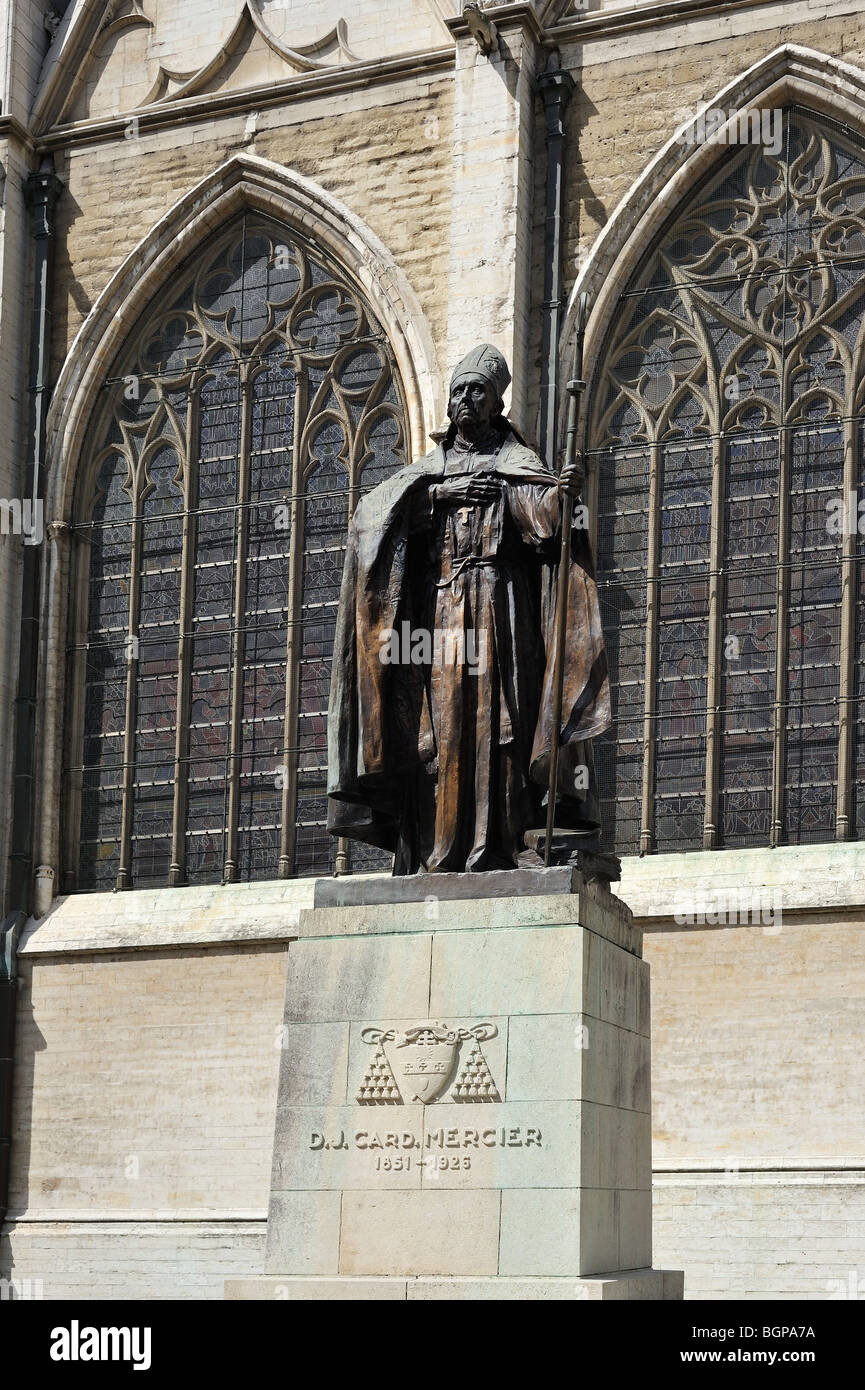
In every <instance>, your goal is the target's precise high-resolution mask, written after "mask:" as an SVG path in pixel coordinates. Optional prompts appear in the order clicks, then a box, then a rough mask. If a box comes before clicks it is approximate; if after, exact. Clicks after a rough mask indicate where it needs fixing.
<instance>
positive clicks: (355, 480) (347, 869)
mask: <svg viewBox="0 0 865 1390" xmlns="http://www.w3.org/2000/svg"><path fill="white" fill-rule="evenodd" d="M359 501H360V470H359V469H358V466H357V455H356V452H355V450H354V449H352V450H351V453H350V462H349V476H348V520H349V524H350V523H351V519H352V517H353V516H354V512H355V508H356V506H357V504H358V502H359ZM333 873H334V877H335V878H339V877H340V876H341V875H342V874H350V873H351V841H350V840H349V839H347V838H346V836H345V835H340V836H338V837H337V841H336V852H335V854H334V860H333Z"/></svg>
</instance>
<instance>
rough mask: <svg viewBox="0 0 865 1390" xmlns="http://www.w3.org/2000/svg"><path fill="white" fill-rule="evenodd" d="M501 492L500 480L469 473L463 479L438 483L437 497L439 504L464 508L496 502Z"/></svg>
mask: <svg viewBox="0 0 865 1390" xmlns="http://www.w3.org/2000/svg"><path fill="white" fill-rule="evenodd" d="M500 492H501V486H500V484H499V482H498V479H496V478H490V477H485V476H484V475H483V474H480V473H478V474H472V473H469V474H468V475H466V476H465V477H462V478H452V479H449V480H448V481H446V482H443V483H436V489H435V497H436V501H437V502H449V503H451V505H453V506H459V507H464V506H477V505H480V504H481V503H483V502H494V501H495V500H496V498H497V497H498V496H499V494H500Z"/></svg>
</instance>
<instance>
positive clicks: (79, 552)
mask: <svg viewBox="0 0 865 1390" xmlns="http://www.w3.org/2000/svg"><path fill="white" fill-rule="evenodd" d="M86 534H87V539H86V540H84V539H82V538H81V537H80V536H79V535H78V533H77V532H73V533H72V545H73V556H72V583H71V586H70V588H71V593H72V623H71V629H72V650H71V652H70V653H69V664H68V668H67V670H68V683H67V689H68V691H69V712H68V724H67V728H68V737H67V743H66V746H67V749H68V753H67V758H68V763H69V769H70V770H69V773H68V775H67V779H66V797H65V805H64V807H63V813H64V826H63V832H64V833H63V843H64V850H63V879H62V886H61V889H60V891H61V892H62V893H73V892H75V890H76V889H77V887H78V864H79V859H80V854H81V803H82V792H83V780H84V773H83V771H79V770H77V764H78V762H79V759H80V761H81V763H82V764H83V761H84V701H85V695H86V689H87V652H88V646H89V643H88V638H89V597H90V590H89V581H90V565H91V551H92V543H91V536H92V532H91V530H90V528H88V530H87V533H86Z"/></svg>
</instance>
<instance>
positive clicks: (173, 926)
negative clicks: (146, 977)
mask: <svg viewBox="0 0 865 1390" xmlns="http://www.w3.org/2000/svg"><path fill="white" fill-rule="evenodd" d="M315 882H316V880H315V879H313V878H296V879H275V880H273V881H272V882H269V883H232V884H228V885H222V884H213V885H211V886H208V887H203V888H160V889H155V890H151V889H141V890H131V891H130V892H128V893H71V894H69V895H68V896H67V897H63V898H57V899H56V900H55V902H54V905H53V906H52V908H51V911H50V912H48V913H47V914H46V915H45V916H44V917H41V918H39V919H38V920H37V919H36V918H32V917H31V918H30V920H29V921H28V923H27V925H26V927H25V929H24V932H23V934H22V938H21V945H20V946H19V948H18V954H19V955H21V956H44V955H56V954H65V953H67V952H69V951H76V952H78V951H83V952H88V953H92V952H95V951H148V950H154V949H159V948H165V947H169V948H173V949H183V948H184V947H189V946H205V945H207V946H210V945H220V944H223V943H231V942H250V943H252V942H285V941H291V940H293V939H294V938H295V937H296V936H297V924H298V918H299V916H300V912H301V909H302V908H304V907H311V906H312V902H313V894H314V892H315Z"/></svg>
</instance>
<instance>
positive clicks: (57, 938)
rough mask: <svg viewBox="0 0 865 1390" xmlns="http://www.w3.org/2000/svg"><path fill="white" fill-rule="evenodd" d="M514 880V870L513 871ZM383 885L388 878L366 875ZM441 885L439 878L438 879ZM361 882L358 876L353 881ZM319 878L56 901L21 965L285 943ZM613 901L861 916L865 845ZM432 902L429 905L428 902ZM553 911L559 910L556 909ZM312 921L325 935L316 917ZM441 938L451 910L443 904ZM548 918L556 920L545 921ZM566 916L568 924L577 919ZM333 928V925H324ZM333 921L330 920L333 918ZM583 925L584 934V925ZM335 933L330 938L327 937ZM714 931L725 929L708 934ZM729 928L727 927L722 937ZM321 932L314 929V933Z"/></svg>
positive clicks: (684, 869) (666, 869) (663, 864)
mask: <svg viewBox="0 0 865 1390" xmlns="http://www.w3.org/2000/svg"><path fill="white" fill-rule="evenodd" d="M515 872H516V871H515ZM366 877H367V879H370V878H373V877H376V878H378V880H379V881H388V880H389V876H388V875H375V876H373V875H367V876H366ZM442 877H444V875H443V876H442ZM360 880H361V876H360V875H357V876H355V877H354V879H353V881H354V882H355V883H357V882H359V881H360ZM323 881H324V880H321V879H313V878H304V879H276V880H273V881H271V882H261V883H243V884H240V883H238V884H231V885H229V886H222V885H219V884H214V885H212V886H208V887H202V888H161V889H153V890H151V889H141V890H132V891H130V892H128V893H74V894H70V895H69V896H67V897H63V898H57V899H56V900H55V902H54V905H53V906H52V908H51V911H50V912H49V913H47V915H46V916H45V917H42V918H40V919H39V920H36V919H34V918H31V919H30V921H29V922H28V923H27V926H26V928H25V930H24V934H23V937H22V942H21V946H20V947H19V953H20V954H21V955H22V956H41V955H58V954H66V953H68V952H76V953H77V952H87V953H91V954H92V953H94V952H97V951H146V950H152V949H161V948H171V949H178V950H182V949H184V948H185V947H190V946H206V945H220V944H223V943H225V944H228V943H246V942H248V943H255V942H287V941H292V940H293V939H294V938H295V937H297V935H298V930H299V921H300V914H301V912H302V911H303V910H304V909H306V908H311V907H312V906H313V903H314V900H315V891H316V884H318V883H321V882H323ZM616 887H617V890H618V897H616V896H615V895H612V894H610V895H608V897H607V901H608V902H609V901H612V902H613V903H617V904H620V905H621V906H622V908H623V910H624V909H625V905H626V907H627V909H630V910H631V912H633V915H634V918H635V926H636V927H637V928H644V929H646V930H667V929H668V928H669V926H670V924H671V923H672V922H674V920H675V916H676V913H677V912H680V910H681V908H682V907H683V905H684V906H686V905H687V904H688V902H693V901H694V900H695V897H696V895H699V894H702V895H703V897H704V898H705V899H707V900H709V901H711V896H712V895H713V894H715V893H718V892H724V891H730V890H737V891H739V890H742V889H745V890H750V889H760V888H767V889H777V890H778V891H779V892H780V893H781V895H782V896H781V905H782V910H783V912H785V913H807V912H819V913H823V914H825V913H826V912H832V911H833V910H839V909H840V910H847V911H849V910H855V909H862V908H865V841H849V842H846V843H841V842H835V843H832V844H827V845H795V846H794V845H784V846H779V847H778V848H777V849H743V850H712V851H706V852H702V851H694V852H693V853H688V854H655V855H646V856H645V857H644V858H643V859H640V858H637V857H633V856H632V857H629V858H624V859H623V860H622V881H621V883H620V884H617V885H616ZM582 891H583V892H584V893H585V894H586V895H587V899H586V900H587V902H588V900H589V899H590V898H593V897H594V895H595V893H596V892H597V891H598V890H597V886H596V885H595V884H590V885H588V886H587V888H586V889H584V890H582ZM429 896H433V895H432V894H430V895H429ZM568 896H569V895H568V894H566V893H561V894H557V895H552V896H551V897H550V898H546V899H537V898H523V899H522V902H523V904H524V905H525V910H526V911H530V910H531V909H530V907H529V904H533V903H540V902H545V903H546V904H547V908H548V915H547V916H546V917H544V918H543V920H544V921H552V920H554V919H555V915H556V914H559V917H558V920H560V921H561V920H563V919H562V917H561V913H562V911H563V908H562V903H567V901H568ZM556 903H558V906H557V907H556V906H554V905H555V904H556ZM500 906H503V907H505V908H507V907H510V899H509V898H498V899H496V898H492V899H488V900H487V908H486V910H488V911H489V912H491V913H492V914H494V915H495V913H497V912H498V910H499V907H500ZM340 910H345V909H338V908H323V909H320V910H319V913H318V914H317V920H318V921H320V923H321V930H322V932H323V931H324V927H325V920H324V916H323V915H322V914H329V913H337V912H339V911H340ZM439 910H440V912H441V914H442V919H441V920H440V921H439V922H438V923H436V928H437V930H438V929H441V927H442V925H443V922H446V920H447V915H448V905H447V903H446V902H442V903H441V905H440V909H439ZM400 911H401V909H400V905H399V904H395V903H391V904H383V905H382V906H381V907H380V908H379V909H378V911H377V915H378V916H380V918H381V919H382V920H383V919H384V917H386V916H387V915H388V914H391V915H392V916H393V918H394V920H396V918H397V917H398V915H399V913H400ZM549 912H552V913H553V917H550V916H549ZM574 915H575V914H574V912H573V910H572V909H571V911H570V920H571V921H573V919H574ZM329 920H331V919H329ZM334 920H335V919H334ZM587 925H589V924H588V923H587ZM333 929H334V928H333V927H332V926H331V927H330V928H329V930H333ZM714 929H715V930H720V929H721V928H714ZM725 929H726V928H725ZM318 932H319V927H316V928H315V934H318Z"/></svg>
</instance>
